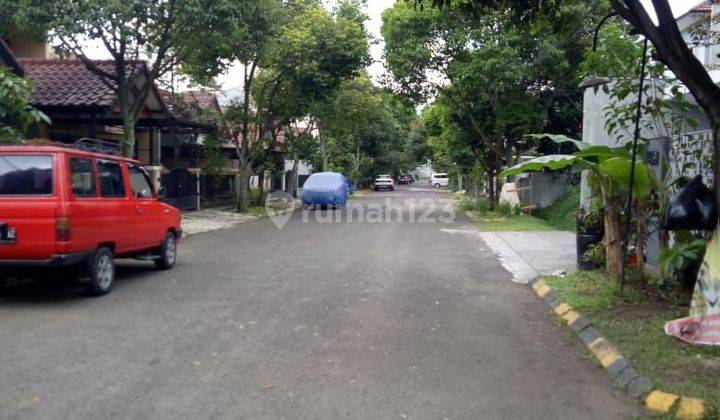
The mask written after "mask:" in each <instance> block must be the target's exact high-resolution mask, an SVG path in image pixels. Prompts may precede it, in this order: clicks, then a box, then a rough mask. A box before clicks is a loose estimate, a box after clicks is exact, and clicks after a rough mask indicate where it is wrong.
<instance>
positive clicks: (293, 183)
mask: <svg viewBox="0 0 720 420" xmlns="http://www.w3.org/2000/svg"><path fill="white" fill-rule="evenodd" d="M299 168H300V162H299V159H298V155H297V154H295V155H294V156H293V167H292V170H291V171H290V179H289V180H288V183H287V185H286V186H285V190H286V191H287V192H288V193H289V194H290V195H292V196H293V197H294V198H297V180H298V169H299Z"/></svg>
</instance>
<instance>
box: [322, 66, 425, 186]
mask: <svg viewBox="0 0 720 420" xmlns="http://www.w3.org/2000/svg"><path fill="white" fill-rule="evenodd" d="M317 118H318V121H319V123H320V125H321V131H322V136H323V138H322V142H323V143H324V144H323V143H321V146H323V147H324V150H323V149H321V150H320V154H321V156H320V159H318V160H319V161H324V162H323V163H321V164H323V165H326V166H327V167H333V168H335V169H337V170H341V171H342V172H345V173H348V174H349V178H350V180H351V181H352V182H356V183H358V184H360V185H367V184H368V183H369V182H370V181H371V180H372V177H374V176H375V175H377V174H378V173H393V174H399V173H401V172H404V171H407V170H410V169H412V168H413V167H414V165H415V163H416V162H417V161H416V160H414V159H413V157H414V156H413V155H409V154H407V153H406V152H409V151H410V150H406V149H405V147H406V146H407V145H408V142H409V141H410V139H411V129H412V127H413V125H414V124H416V121H417V115H416V113H415V109H414V108H413V107H412V106H411V105H410V104H409V103H407V102H405V101H403V100H402V99H401V98H398V97H396V96H395V95H393V94H392V93H391V92H389V91H387V90H386V89H383V88H380V87H377V86H374V85H373V84H372V82H371V81H370V79H369V78H368V77H367V76H366V75H363V76H360V77H357V78H354V79H352V80H347V81H345V82H344V83H343V84H342V85H340V87H339V88H338V90H337V91H336V93H335V95H334V96H333V97H332V98H331V99H330V100H328V101H326V102H324V103H323V104H321V106H320V107H318V112H317ZM423 141H424V139H423ZM328 146H331V147H328Z"/></svg>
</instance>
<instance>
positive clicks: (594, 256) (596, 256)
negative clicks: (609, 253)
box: [583, 242, 605, 267]
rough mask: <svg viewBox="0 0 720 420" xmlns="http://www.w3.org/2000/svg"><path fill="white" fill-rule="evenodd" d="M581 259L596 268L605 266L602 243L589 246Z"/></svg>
mask: <svg viewBox="0 0 720 420" xmlns="http://www.w3.org/2000/svg"><path fill="white" fill-rule="evenodd" d="M583 259H584V260H585V261H589V262H591V263H593V264H595V265H597V266H598V267H601V266H603V265H605V245H604V244H603V243H602V242H598V243H596V244H592V245H590V246H589V247H588V248H587V250H586V251H585V253H584V254H583Z"/></svg>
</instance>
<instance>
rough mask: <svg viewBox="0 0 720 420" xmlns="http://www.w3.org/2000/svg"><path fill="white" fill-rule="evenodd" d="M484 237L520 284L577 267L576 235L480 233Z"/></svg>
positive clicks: (555, 232)
mask: <svg viewBox="0 0 720 420" xmlns="http://www.w3.org/2000/svg"><path fill="white" fill-rule="evenodd" d="M480 236H481V237H482V239H483V240H484V241H485V243H487V245H488V247H490V249H491V250H492V251H493V252H494V253H495V254H497V256H498V259H499V260H500V263H501V264H502V265H503V267H505V269H507V270H508V271H510V272H511V273H512V275H513V281H515V282H517V283H527V282H529V281H530V280H532V279H533V278H535V277H537V276H539V275H546V274H553V273H556V272H557V271H559V270H565V271H572V270H574V269H575V266H576V248H575V234H574V233H572V232H566V231H551V232H480Z"/></svg>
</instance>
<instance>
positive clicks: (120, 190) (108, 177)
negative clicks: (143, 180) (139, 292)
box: [97, 160, 125, 197]
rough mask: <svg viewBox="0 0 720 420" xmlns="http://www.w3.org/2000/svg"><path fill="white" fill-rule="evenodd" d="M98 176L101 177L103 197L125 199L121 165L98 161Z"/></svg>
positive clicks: (101, 193)
mask: <svg viewBox="0 0 720 420" xmlns="http://www.w3.org/2000/svg"><path fill="white" fill-rule="evenodd" d="M97 165H98V174H99V175H100V195H101V196H103V197H125V183H124V182H123V175H122V169H120V164H119V163H117V162H113V161H109V160H98V163H97Z"/></svg>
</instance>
